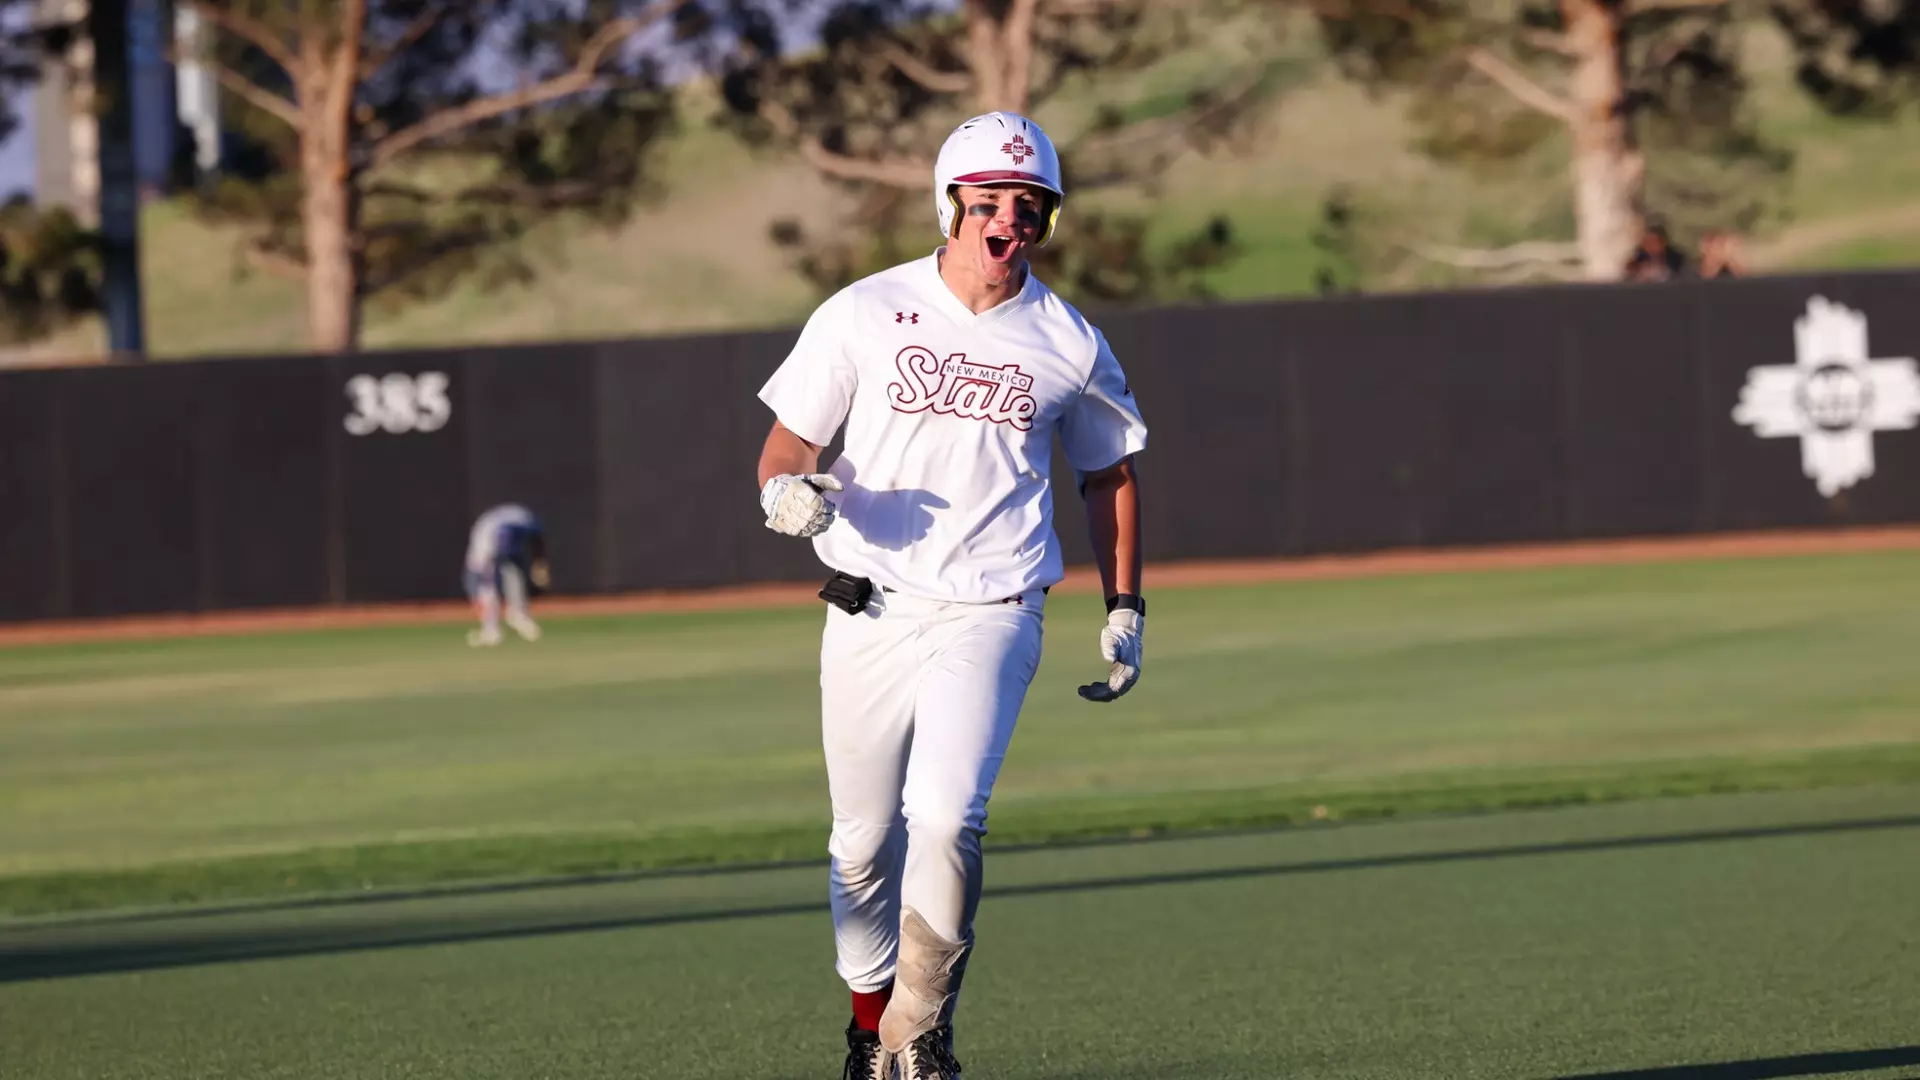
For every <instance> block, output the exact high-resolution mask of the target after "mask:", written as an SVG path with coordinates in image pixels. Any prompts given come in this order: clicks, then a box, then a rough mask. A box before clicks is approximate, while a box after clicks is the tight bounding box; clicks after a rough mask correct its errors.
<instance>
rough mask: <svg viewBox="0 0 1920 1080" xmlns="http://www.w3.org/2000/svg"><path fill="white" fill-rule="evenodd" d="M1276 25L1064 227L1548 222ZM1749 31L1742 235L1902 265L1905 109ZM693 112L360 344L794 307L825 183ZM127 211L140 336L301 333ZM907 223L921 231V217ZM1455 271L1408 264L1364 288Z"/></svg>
mask: <svg viewBox="0 0 1920 1080" xmlns="http://www.w3.org/2000/svg"><path fill="white" fill-rule="evenodd" d="M1294 42H1295V43H1294V45H1293V46H1292V48H1293V49H1294V50H1295V51H1294V52H1292V53H1291V54H1287V55H1281V56H1276V57H1275V58H1274V60H1273V66H1272V77H1271V78H1270V79H1269V84H1268V90H1269V98H1268V100H1267V102H1266V106H1265V108H1264V110H1263V112H1262V114H1261V116H1260V118H1259V122H1258V125H1257V127H1256V129H1255V131H1254V132H1253V135H1252V137H1251V138H1249V139H1248V140H1246V142H1245V144H1244V145H1242V146H1240V147H1237V148H1236V149H1234V150H1233V151H1230V152H1222V153H1221V154H1219V155H1216V156H1214V157H1212V158H1210V159H1200V158H1189V159H1187V160H1184V161H1183V162H1181V163H1180V164H1178V165H1177V166H1176V167H1174V168H1173V169H1171V170H1170V171H1169V172H1168V174H1167V175H1166V176H1165V178H1164V180H1165V182H1164V188H1163V190H1162V191H1160V192H1157V193H1155V194H1154V196H1152V197H1151V201H1150V199H1149V197H1148V196H1146V195H1143V194H1138V193H1135V194H1132V195H1124V194H1122V195H1103V196H1100V197H1097V198H1091V199H1085V198H1083V199H1078V200H1075V201H1072V202H1070V203H1069V209H1068V211H1067V214H1066V218H1065V225H1064V228H1066V229H1067V230H1069V231H1071V229H1072V228H1073V218H1074V214H1075V212H1076V211H1077V210H1082V209H1084V208H1085V207H1087V206H1089V205H1101V204H1105V205H1108V206H1122V207H1126V206H1130V207H1131V208H1132V209H1135V210H1139V211H1142V212H1145V211H1148V210H1150V211H1151V213H1152V214H1153V216H1154V220H1155V222H1156V235H1158V236H1161V237H1172V236H1175V235H1178V234H1179V233H1180V232H1181V231H1182V230H1185V229H1191V228H1192V227H1194V226H1195V225H1197V224H1199V223H1200V222H1202V221H1204V220H1206V219H1207V218H1209V217H1211V216H1212V215H1214V214H1217V213H1225V214H1227V215H1228V216H1229V217H1230V218H1231V219H1232V221H1233V223H1234V226H1235V228H1236V230H1237V232H1238V235H1239V237H1240V240H1241V243H1242V245H1243V247H1244V249H1245V252H1246V253H1245V255H1244V257H1243V258H1241V259H1240V260H1239V261H1238V262H1236V263H1235V264H1233V265H1231V266H1229V267H1226V268H1223V269H1221V270H1220V271H1218V272H1217V273H1215V274H1214V275H1213V278H1212V280H1211V282H1210V284H1211V285H1212V287H1213V288H1214V289H1215V290H1216V291H1217V292H1218V293H1219V294H1220V295H1222V296H1225V297H1230V298H1250V297H1262V296H1275V295H1287V294H1295V293H1300V292H1304V291H1308V290H1310V289H1311V287H1312V282H1313V277H1314V272H1315V269H1316V267H1318V266H1319V265H1320V264H1321V261H1322V256H1321V254H1320V253H1319V252H1317V251H1316V250H1315V249H1314V247H1313V244H1312V240H1311V237H1312V234H1313V231H1314V229H1315V227H1316V225H1317V223H1318V216H1319V213H1320V208H1321V205H1322V202H1323V200H1324V199H1325V197H1326V196H1327V194H1328V193H1329V191H1330V190H1332V189H1334V188H1335V187H1336V186H1345V187H1347V188H1348V189H1350V190H1351V192H1352V193H1353V197H1354V199H1355V201H1356V202H1357V203H1358V204H1359V205H1360V206H1361V208H1362V210H1363V212H1364V213H1366V214H1368V215H1370V216H1371V219H1372V220H1375V221H1377V222H1384V223H1386V224H1385V228H1386V229H1387V230H1388V232H1389V233H1390V234H1395V235H1397V238H1399V239H1403V240H1407V241H1412V240H1426V241H1437V242H1442V243H1464V244H1476V243H1478V244H1492V243H1505V242H1510V241H1513V240H1517V239H1522V238H1526V237H1528V236H1529V235H1530V234H1531V235H1537V230H1539V229H1540V228H1541V227H1542V226H1541V224H1540V223H1542V222H1548V223H1553V222H1556V221H1558V222H1562V223H1563V224H1561V225H1559V226H1558V228H1560V229H1562V230H1564V229H1565V228H1566V227H1567V226H1566V225H1565V224H1564V220H1565V217H1566V212H1567V211H1566V194H1567V192H1566V180H1565V160H1566V157H1565V154H1566V149H1565V147H1564V145H1554V144H1550V145H1547V146H1543V147H1541V148H1539V149H1538V151H1536V152H1535V153H1533V154H1532V155H1530V156H1529V157H1527V158H1526V159H1524V160H1522V161H1519V162H1516V163H1513V164H1512V165H1510V166H1508V167H1505V168H1503V169H1501V170H1499V171H1497V172H1481V173H1475V174H1469V173H1467V172H1465V171H1462V170H1458V169H1453V168H1449V167H1445V166H1442V165H1438V164H1435V163H1434V162H1432V161H1430V160H1428V159H1426V158H1424V157H1423V156H1421V155H1420V154H1419V153H1417V152H1416V151H1414V150H1413V149H1411V148H1410V142H1411V136H1412V130H1411V128H1410V126H1409V125H1408V123H1407V121H1406V119H1405V117H1404V115H1403V110H1404V105H1405V102H1404V100H1400V99H1395V98H1392V97H1387V98H1382V99H1377V100H1376V99H1373V98H1370V97H1369V96H1368V95H1367V94H1365V93H1364V92H1363V91H1361V90H1360V89H1358V88H1356V87H1354V86H1352V85H1350V84H1347V83H1344V82H1342V81H1340V80H1339V79H1338V77H1337V76H1335V75H1334V74H1333V73H1331V72H1330V71H1328V70H1327V69H1326V67H1325V65H1324V64H1323V63H1321V61H1320V58H1319V56H1318V55H1317V53H1316V52H1315V51H1314V48H1313V45H1312V39H1311V36H1310V35H1300V36H1297V37H1296V38H1295V39H1294ZM1749 47H1750V48H1751V49H1752V50H1753V51H1754V55H1755V57H1756V59H1757V60H1758V61H1760V63H1759V65H1758V66H1759V67H1760V69H1761V70H1762V73H1763V76H1762V78H1761V79H1760V80H1759V85H1758V86H1757V88H1756V93H1755V101H1756V104H1757V107H1758V109H1759V114H1760V116H1761V118H1762V128H1763V131H1764V133H1765V134H1766V135H1767V136H1769V137H1770V138H1772V139H1774V140H1776V141H1778V142H1780V143H1782V144H1785V145H1787V146H1788V147H1790V148H1791V149H1792V150H1793V151H1794V154H1795V164H1794V168H1793V171H1792V173H1791V174H1790V176H1788V177H1787V178H1786V180H1785V183H1784V185H1783V187H1782V188H1781V190H1780V191H1779V192H1778V193H1777V196H1776V197H1775V199H1774V200H1773V202H1772V204H1771V207H1770V211H1769V213H1768V214H1767V216H1766V218H1765V220H1764V221H1763V222H1762V223H1761V224H1760V225H1759V227H1758V228H1757V230H1756V233H1755V235H1754V236H1752V237H1751V239H1750V251H1749V255H1750V259H1751V262H1752V263H1753V266H1754V269H1756V270H1760V271H1766V270H1791V269H1806V268H1834V267H1858V266H1887V265H1897V264H1903V263H1910V262H1920V202H1916V201H1915V200H1914V199H1913V197H1912V195H1911V193H1912V192H1913V191H1915V190H1920V115H1910V116H1908V117H1907V118H1905V119H1903V120H1901V121H1897V122H1892V123H1879V122H1848V121H1841V120H1836V119H1833V118H1831V117H1826V116H1823V115H1821V114H1819V113H1818V112H1816V110H1814V109H1813V107H1812V106H1811V105H1810V104H1808V102H1807V101H1806V100H1805V99H1804V98H1802V97H1801V96H1800V95H1799V94H1798V93H1797V91H1795V89H1794V88H1793V87H1792V85H1791V83H1790V79H1789V72H1788V65H1787V55H1786V52H1785V50H1784V48H1783V46H1782V43H1781V42H1780V41H1779V40H1778V39H1777V37H1775V36H1774V35H1773V34H1772V33H1771V32H1770V31H1767V30H1756V31H1755V32H1754V33H1753V34H1752V35H1751V38H1750V42H1749ZM1209 60H1210V57H1209V55H1208V54H1207V53H1206V52H1204V51H1194V52H1189V53H1186V54H1183V55H1179V56H1175V57H1172V58H1170V59H1168V60H1167V61H1165V62H1164V63H1162V64H1161V65H1160V66H1159V67H1157V68H1155V69H1153V70H1150V71H1146V72H1141V73H1137V74H1134V75H1129V76H1127V77H1124V78H1121V77H1107V78H1102V79H1096V80H1093V81H1091V82H1089V83H1087V84H1085V85H1082V86H1079V87H1077V88H1075V89H1074V91H1073V92H1072V93H1070V94H1067V95H1065V96H1064V97H1063V99H1061V100H1060V101H1059V102H1058V103H1057V105H1055V106H1053V107H1050V109H1049V112H1048V113H1047V115H1045V116H1042V117H1041V118H1040V119H1042V121H1043V122H1045V123H1047V124H1048V125H1049V126H1050V127H1054V128H1055V129H1056V130H1061V131H1070V130H1071V129H1072V128H1073V127H1075V126H1077V125H1078V124H1079V123H1080V122H1081V120H1082V119H1083V117H1084V116H1085V114H1086V113H1087V111H1088V109H1089V107H1090V104H1091V103H1092V102H1095V101H1104V102H1117V103H1120V104H1122V105H1123V107H1124V108H1126V109H1127V110H1128V111H1129V112H1130V113H1132V114H1133V115H1136V116H1151V115H1155V114H1157V113H1164V112H1166V111H1168V110H1171V109H1172V108H1175V107H1177V105H1178V102H1179V99H1180V94H1181V92H1182V91H1183V90H1184V89H1185V88H1186V87H1187V86H1190V85H1192V84H1193V83H1194V82H1195V81H1196V79H1198V78H1199V77H1200V76H1201V74H1202V73H1203V72H1204V71H1205V70H1206V68H1207V66H1208V63H1209ZM705 108H706V107H705V106H702V105H699V104H692V105H691V106H690V108H689V110H688V112H689V123H688V125H687V128H686V130H684V131H683V132H681V133H680V134H678V135H676V136H675V137H674V138H673V140H672V142H671V145H670V146H668V147H667V149H666V152H665V154H664V155H663V173H662V179H663V180H664V181H665V184H666V190H667V195H666V196H665V197H664V199H663V201H661V202H659V203H657V204H655V205H652V206H649V207H647V208H645V209H644V210H643V211H642V212H641V213H639V214H638V215H637V216H636V217H635V218H634V219H633V220H632V221H631V222H630V223H629V224H628V225H626V226H625V227H623V228H621V229H620V230H618V231H616V232H612V233H608V232H604V231H600V230H596V229H592V228H589V227H585V226H581V225H577V224H570V223H557V224H555V225H553V226H551V227H548V228H545V229H543V230H540V231H539V232H538V233H537V234H536V235H535V236H534V237H532V238H531V239H529V240H528V241H527V243H528V245H529V254H530V256H531V258H532V260H533V262H534V264H535V265H536V266H537V267H539V268H540V271H541V272H540V275H539V279H538V280H537V281H536V282H534V283H533V284H531V285H529V286H524V287H520V286H516V287H511V288H507V289H504V290H501V291H498V292H492V293H487V292H482V291H480V290H479V289H477V288H473V287H468V288H463V289H460V290H458V291H456V292H455V293H453V294H452V295H450V296H447V297H444V298H442V299H439V300H436V301H433V302H430V303H426V304H422V305H418V306H415V307H412V308H409V309H406V310H403V311H398V312H392V311H376V312H374V313H372V315H371V317H370V319H369V324H368V331H367V344H369V345H370V346H374V347H381V346H405V345H419V344H428V343H445V342H457V341H490V342H501V341H524V340H551V339H556V338H588V337H605V336H610V335H628V334H660V333H678V332H696V331H710V330H719V329H727V328H736V327H764V326H774V325H786V324H791V323H793V322H795V321H796V320H798V319H800V318H802V317H803V316H804V315H805V313H806V311H807V310H808V308H809V307H810V306H811V303H812V302H813V301H814V299H815V298H814V297H813V296H811V295H810V293H809V292H808V290H807V287H806V286H805V284H804V283H803V282H802V281H801V280H800V279H799V278H798V277H797V276H796V275H794V274H793V273H792V272H791V271H790V270H789V269H788V268H787V267H786V266H785V265H783V262H782V256H781V253H780V252H779V250H778V249H777V248H776V247H775V246H774V245H773V244H772V243H771V241H770V240H769V237H768V228H769V226H770V225H771V223H772V222H773V221H774V220H775V219H777V218H779V217H782V216H785V215H788V214H790V213H792V212H793V210H794V209H795V208H796V207H806V206H819V205H821V203H822V200H835V201H837V200H839V199H841V198H843V197H844V196H843V195H842V194H841V193H839V192H836V191H835V190H834V189H832V188H831V187H829V186H828V185H826V184H824V183H823V182H821V181H820V180H819V179H818V178H817V177H816V176H815V175H814V174H813V173H812V172H811V171H810V170H809V169H808V168H807V167H806V166H805V165H804V164H802V163H800V162H798V161H797V160H795V159H791V158H784V157H777V156H769V155H759V154H754V153H751V152H749V151H748V150H746V149H745V148H744V147H742V146H740V145H739V144H738V143H736V142H735V141H733V140H732V139H731V138H730V137H728V136H726V135H723V134H720V133H718V132H716V131H714V130H711V129H710V128H707V127H705V126H704V125H703V123H702V122H701V117H702V116H704V115H706V114H705V112H704V110H705ZM929 217H931V215H930V214H929ZM145 225H146V232H145V237H144V257H145V262H146V268H147V302H148V326H149V337H150V341H151V345H152V348H153V350H154V351H155V352H156V353H158V354H160V355H169V356H178V355H194V354H205V353H259V352H264V351H280V350H289V349H299V348H301V347H302V345H303V342H304V322H303V320H304V315H303V305H302V299H301V295H300V290H299V287H298V286H297V285H296V284H294V283H293V282H290V281H286V280H281V279H276V278H272V277H266V276H262V275H259V274H257V273H250V272H248V271H246V270H244V269H243V268H241V265H240V263H239V261H238V260H237V258H236V257H235V251H236V242H237V237H236V236H235V235H234V234H232V233H230V232H224V231H221V230H218V229H214V228H210V227H208V226H206V225H204V224H202V223H200V222H197V221H195V220H193V219H192V218H191V217H190V216H189V215H187V214H186V213H185V212H184V211H183V210H182V209H181V208H180V207H178V206H174V205H167V204H159V205H154V206H151V207H149V208H148V210H147V213H146V220H145ZM1546 227H1548V228H1553V227H1555V226H1553V225H1552V224H1549V225H1548V226H1546ZM1396 231H1397V233H1396ZM1561 235H1564V232H1562V233H1561ZM925 238H926V241H927V243H928V244H929V245H931V244H932V243H934V242H936V237H935V235H934V232H933V229H932V228H931V223H930V222H929V227H928V228H927V230H926V237H925ZM1464 280H1467V279H1464V278H1462V277H1459V276H1458V275H1457V274H1456V273H1455V272H1451V271H1444V272H1443V271H1441V270H1440V269H1438V268H1426V270H1425V271H1424V272H1421V273H1412V274H1406V275H1402V276H1399V277H1397V278H1394V279H1391V280H1377V281H1373V282H1369V287H1370V288H1397V287H1409V286H1417V285H1448V284H1454V283H1458V282H1461V281H1464ZM98 338H99V335H98V331H97V329H95V328H88V329H87V330H85V331H83V332H76V333H72V334H68V335H66V336H64V337H63V338H61V339H59V340H56V341H53V342H49V343H47V344H46V345H45V346H43V347H42V348H41V349H39V350H37V351H39V352H42V353H56V354H84V353H88V352H91V351H95V350H96V349H97V347H98V346H97V342H98Z"/></svg>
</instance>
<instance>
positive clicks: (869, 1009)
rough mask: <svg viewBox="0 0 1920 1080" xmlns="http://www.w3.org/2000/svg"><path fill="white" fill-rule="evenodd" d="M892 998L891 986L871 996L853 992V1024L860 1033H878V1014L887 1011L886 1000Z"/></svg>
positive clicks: (856, 991) (890, 984)
mask: <svg viewBox="0 0 1920 1080" xmlns="http://www.w3.org/2000/svg"><path fill="white" fill-rule="evenodd" d="M891 997H893V984H892V983H888V984H887V985H886V986H885V987H883V988H881V989H879V990H875V991H874V992H873V993H871V994H863V993H861V992H860V991H858V990H855V991H854V992H853V1022H854V1025H855V1026H856V1027H858V1028H859V1029H860V1030H861V1031H879V1030H880V1014H881V1013H884V1012H886V1011H887V999H889V998H891Z"/></svg>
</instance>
